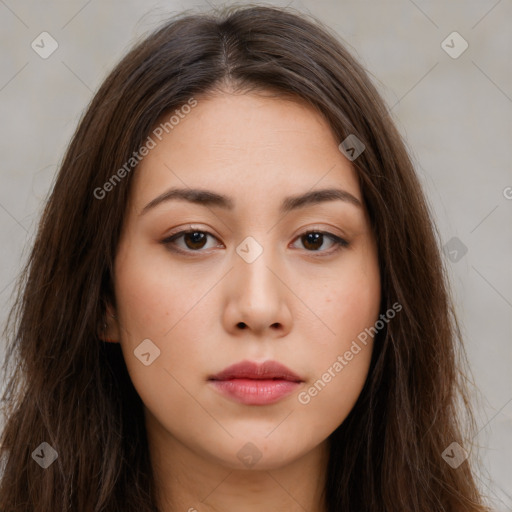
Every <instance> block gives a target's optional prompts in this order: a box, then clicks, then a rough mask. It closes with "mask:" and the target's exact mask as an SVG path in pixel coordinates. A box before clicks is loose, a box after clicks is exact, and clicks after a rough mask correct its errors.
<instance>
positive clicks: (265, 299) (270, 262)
mask: <svg viewBox="0 0 512 512" xmlns="http://www.w3.org/2000/svg"><path fill="white" fill-rule="evenodd" d="M269 238H270V237H267V238H266V240H265V242H262V243H259V242H257V241H256V240H255V239H254V238H252V237H248V239H246V240H244V241H243V242H242V243H241V244H240V245H239V246H238V248H237V256H236V258H237V261H236V262H235V268H236V277H237V279H238V280H239V283H240V286H241V289H240V291H241V292H242V294H244V295H247V296H249V297H250V298H251V300H254V301H255V304H254V305H256V304H259V305H260V307H261V305H262V304H263V303H268V304H270V302H271V301H272V300H273V298H275V296H276V295H277V294H278V293H279V290H278V283H276V277H275V276H274V274H273V273H272V272H271V271H270V269H269V267H270V268H273V267H275V266H276V265H277V266H278V264H277V262H276V261H275V257H274V256H275V251H273V250H272V248H271V247H270V245H269ZM260 239H261V238H260ZM263 243H265V246H264V245H263Z"/></svg>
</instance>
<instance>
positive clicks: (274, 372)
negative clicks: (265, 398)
mask: <svg viewBox="0 0 512 512" xmlns="http://www.w3.org/2000/svg"><path fill="white" fill-rule="evenodd" d="M229 379H255V380H263V379H281V380H288V381H291V382H303V379H302V378H301V377H299V376H298V375H297V374H296V373H294V372H292V371H291V370H290V369H289V368H287V367H286V366H284V365H282V364H281V363H278V362H277V361H265V362H264V363H256V362H253V361H241V362H240V363H236V364H233V365H231V366H228V367H227V368H225V369H224V370H222V371H221V372H219V373H217V374H216V375H212V376H210V377H209V379H208V380H229Z"/></svg>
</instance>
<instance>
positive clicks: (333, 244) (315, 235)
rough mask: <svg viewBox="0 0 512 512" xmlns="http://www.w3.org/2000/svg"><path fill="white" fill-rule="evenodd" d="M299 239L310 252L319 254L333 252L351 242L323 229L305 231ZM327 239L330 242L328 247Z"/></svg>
mask: <svg viewBox="0 0 512 512" xmlns="http://www.w3.org/2000/svg"><path fill="white" fill-rule="evenodd" d="M297 240H300V241H301V244H302V246H303V247H304V248H305V249H306V250H307V251H308V252H318V253H319V254H318V256H323V255H324V254H326V255H327V254H332V253H334V252H336V251H337V250H339V249H342V248H344V247H348V246H349V242H347V241H346V240H344V239H343V238H340V237H338V236H336V235H333V234H332V233H324V232H322V231H308V232H306V233H303V234H302V235H301V236H300V237H299V238H298V239H297ZM326 240H327V241H328V242H330V244H328V245H327V247H325V246H324V243H325V242H326ZM333 248H334V249H333Z"/></svg>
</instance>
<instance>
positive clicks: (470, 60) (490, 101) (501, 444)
mask: <svg viewBox="0 0 512 512" xmlns="http://www.w3.org/2000/svg"><path fill="white" fill-rule="evenodd" d="M240 3H245V2H240ZM256 3H258V2H256ZM271 4H272V5H277V6H285V5H290V6H291V7H293V8H295V9H297V10H299V11H302V12H305V13H311V14H313V15H314V16H316V17H318V18H320V19H321V20H322V21H324V22H325V23H326V24H327V25H329V26H330V27H331V28H332V29H333V30H335V31H336V32H337V34H339V37H340V38H341V39H342V40H343V41H344V42H345V44H346V45H347V46H348V47H349V49H350V51H351V52H352V53H353V54H354V55H355V56H356V58H358V59H359V61H360V62H361V63H362V64H363V65H364V66H365V68H366V69H367V70H368V71H369V73H370V75H371V77H372V79H373V81H374V83H375V84H376V86H377V87H378V89H379V91H380V92H381V94H382V95H383V97H384V99H385V100H386V102H387V103H388V104H389V106H390V108H391V111H392V114H393V116H394V119H395V121H396V123H397V126H398V128H399V130H400V131H401V133H402V134H403V136H404V137H405V139H406V142H407V145H408V148H409V150H410V152H411V155H412V157H413V159H414V161H415V163H416V167H417V172H418V174H419V176H420V179H421V181H422V182H423V184H424V187H425V191H426V193H427V196H428V199H429V202H430V204H431V206H432V209H433V212H434V214H435V218H436V222H437V225H438V228H439V232H440V235H441V238H442V240H443V244H447V245H446V251H445V258H446V262H447V266H448V269H449V272H450V276H451V277H450V278H451V285H452V288H453V293H454V295H455V298H456V301H457V311H458V314H459V319H460V321H461V324H462V327H463V334H464V337H465V340H466V347H467V352H468V356H469V360H470V364H471V368H472V371H473V376H474V380H475V384H476V386H477V388H478V390H479V392H478V393H476V394H475V397H474V399H475V404H476V405H477V423H478V428H479V433H478V435H477V438H476V439H474V440H473V441H474V442H475V444H476V445H478V446H479V447H480V457H481V463H480V464H479V466H478V467H479V470H480V475H479V481H480V485H481V488H482V490H483V491H484V493H486V494H487V495H488V496H489V499H490V500H491V501H492V503H493V506H494V509H495V510H497V511H511V510H512V442H511V441H512V435H511V434H512V377H511V375H512V369H511V363H512V344H511V339H512V337H511V332H512V321H511V319H512V286H511V285H512V264H511V263H512V222H511V221H512V169H511V163H512V158H511V156H512V154H511V153H512V149H511V148H512V144H511V141H512V57H511V55H512V30H511V20H512V2H511V1H510V0H498V1H496V0H478V1H477V0H474V1H465V2H464V1H459V0H452V1H450V2H444V1H442V0H430V1H428V0H424V1H423V0H415V1H412V0H386V1H382V2H377V1H374V2H371V1H369V0H318V1H313V0H310V1H308V0H303V1H301V0H296V1H292V2H280V1H275V2H271ZM210 5H220V2H216V1H214V0H210ZM185 9H198V10H209V9H210V6H209V4H208V3H207V2H205V1H196V2H185V1H167V2H162V1H161V2H156V1H145V2H143V1H136V0H125V1H121V0H108V1H100V0H89V1H87V0H65V1H64V0H61V1H45V2H36V1H35V0H31V1H28V0H0V38H1V52H0V119H1V120H2V123H1V133H0V148H1V156H2V158H1V165H0V172H1V186H0V237H1V248H0V255H1V266H0V303H1V309H0V322H1V323H2V325H3V324H4V323H5V318H6V314H7V310H8V306H9V305H10V303H11V302H12V296H11V294H12V291H13V284H14V279H15V278H16V276H17V274H18V272H19V270H20V268H21V265H22V263H24V261H25V259H26V257H27V255H28V251H29V248H30V244H31V243H32V241H33V238H34V234H35V230H36V227H37V222H38V219H39V216H40V214H41V210H42V207H43V203H44V199H45V197H46V195H47V194H48V192H49V190H50V187H51V184H52V180H53V179H54V177H55V173H56V170H57V166H58V164H59V162H60V161H61V159H62V156H63V153H64V150H65V148H66V145H67V144H68V142H69V139H70V137H71V135H72V133H73V131H74V129H75V127H76V125H77V122H78V121H79V118H80V116H81V113H82V111H83V110H84V108H85V107H86V106H87V104H88V102H89V101H90V99H91V97H92V95H93V93H94V91H95V90H96V89H97V87H98V86H99V84H100V83H101V82H102V80H103V79H104V78H105V76H106V74H107V73H108V71H109V70H110V69H111V68H112V67H113V66H114V65H115V64H116V63H117V62H118V60H119V59H120V58H121V57H122V55H123V54H124V53H125V52H126V51H127V49H128V48H129V47H130V46H131V45H132V44H133V43H135V42H136V41H138V40H139V39H140V38H141V37H143V36H144V35H146V34H147V33H148V32H150V31H152V30H153V29H155V28H156V27H157V26H158V25H159V24H160V23H161V22H162V21H163V20H164V19H166V18H167V17H168V16H170V15H172V14H174V13H177V12H179V11H183V10H185ZM42 32H47V33H48V34H50V35H51V37H52V38H53V39H54V40H55V41H56V43H53V44H57V45H58V47H57V49H56V50H55V52H54V53H52V54H51V55H50V56H49V57H48V58H46V59H43V58H42V57H41V56H40V55H39V54H38V53H37V52H36V51H35V50H34V49H33V47H32V46H31V45H32V42H33V41H36V43H37V41H40V38H41V37H45V38H47V39H45V41H47V42H49V41H50V39H48V36H40V34H41V33H42ZM453 32H457V34H453ZM443 41H444V43H443ZM466 44H467V45H468V46H467V48H466V49H465V51H463V52H462V53H460V52H461V51H462V50H463V49H464V48H465V46H466ZM46 48H47V49H48V48H51V46H50V45H49V44H47V45H46ZM450 54H451V55H450ZM411 279H414V276H411ZM4 344H5V341H4V340H2V343H1V345H0V351H2V350H3V347H4ZM1 354H3V352H1Z"/></svg>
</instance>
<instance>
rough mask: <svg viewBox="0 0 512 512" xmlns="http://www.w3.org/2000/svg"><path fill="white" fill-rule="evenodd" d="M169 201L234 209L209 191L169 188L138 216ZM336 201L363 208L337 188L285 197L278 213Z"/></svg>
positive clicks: (226, 200)
mask: <svg viewBox="0 0 512 512" xmlns="http://www.w3.org/2000/svg"><path fill="white" fill-rule="evenodd" d="M171 200H182V201H188V202H190V203H195V204H199V205H202V206H216V207H219V208H223V209H225V210H233V208H234V201H233V200H232V199H231V198H230V197H227V196H224V195H221V194H217V193H216V192H213V191H211V190H205V189H198V188H171V189H169V190H167V191H165V192H164V193H162V194H160V195H159V196H157V197H155V198H154V199H152V200H151V201H150V202H149V203H148V204H147V205H146V206H144V208H143V209H142V211H141V212H140V214H139V215H144V214H145V213H147V212H148V211H149V210H152V209H153V208H155V207H156V206H158V205H160V204H162V203H165V202H167V201H171ZM336 200H338V201H344V202H346V203H348V204H351V205H353V206H356V207H358V208H362V207H363V205H362V204H361V201H359V199H357V197H355V196H353V195H352V194H351V193H350V192H347V191H346V190H343V189H338V188H327V189H322V190H312V191H309V192H306V193H304V194H300V195H295V196H289V197H286V198H285V199H284V200H283V202H282V204H281V208H280V213H281V214H285V213H288V212H290V211H292V210H297V209H299V208H305V207H306V206H312V205H316V204H321V203H324V202H328V201H336Z"/></svg>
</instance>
